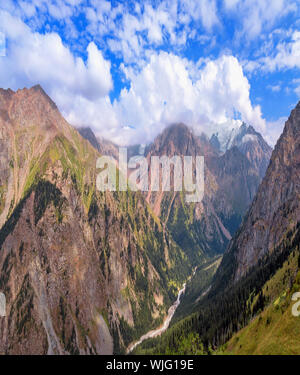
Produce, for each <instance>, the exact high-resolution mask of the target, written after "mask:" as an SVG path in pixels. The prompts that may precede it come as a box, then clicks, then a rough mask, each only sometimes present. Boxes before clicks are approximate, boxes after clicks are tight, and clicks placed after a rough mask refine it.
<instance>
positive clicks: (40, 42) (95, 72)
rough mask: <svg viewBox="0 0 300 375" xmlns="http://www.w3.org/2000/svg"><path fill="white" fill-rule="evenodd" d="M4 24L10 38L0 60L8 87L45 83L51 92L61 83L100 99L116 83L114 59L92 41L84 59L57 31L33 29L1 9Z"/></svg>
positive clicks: (72, 91)
mask: <svg viewBox="0 0 300 375" xmlns="http://www.w3.org/2000/svg"><path fill="white" fill-rule="evenodd" d="M0 24H1V29H2V30H3V32H4V34H5V36H6V38H7V39H8V40H9V43H8V46H7V58H5V59H1V60H0V80H1V84H2V85H4V86H5V87H12V88H18V87H20V85H25V86H28V85H31V84H34V83H37V82H38V83H40V84H42V85H43V86H44V87H45V89H47V90H48V91H49V93H50V94H51V93H52V92H53V90H54V89H55V88H56V87H57V86H59V87H61V88H63V90H65V91H66V93H70V94H72V95H81V96H83V97H85V98H87V99H97V98H99V97H103V96H104V95H106V94H107V93H108V92H109V91H110V90H111V89H112V86H113V83H112V78H111V75H110V62H109V61H106V60H105V59H104V58H103V56H102V53H101V51H99V50H98V48H97V47H96V45H95V44H94V43H93V42H91V43H90V44H89V45H88V47H87V53H88V58H87V62H86V63H84V62H83V60H82V59H81V58H75V57H74V56H73V55H72V53H71V52H70V50H69V49H68V48H67V47H66V46H64V45H63V43H62V40H61V38H60V36H59V35H58V34H56V33H49V34H44V35H42V34H39V33H32V32H31V31H30V29H29V28H28V27H27V26H26V25H25V24H24V23H23V22H22V21H20V20H19V19H17V18H14V17H13V16H11V15H10V14H9V13H7V12H5V11H1V10H0Z"/></svg>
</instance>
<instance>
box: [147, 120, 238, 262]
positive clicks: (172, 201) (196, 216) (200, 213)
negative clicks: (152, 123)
mask: <svg viewBox="0 0 300 375" xmlns="http://www.w3.org/2000/svg"><path fill="white" fill-rule="evenodd" d="M164 155H167V156H168V157H172V156H175V155H177V156H180V157H183V156H192V157H193V158H194V160H195V157H196V156H204V158H205V162H204V198H203V200H202V201H201V202H199V203H186V201H185V195H186V192H180V193H179V192H174V189H173V186H172V185H171V191H170V192H164V191H159V192H152V191H151V190H150V191H149V192H148V194H147V201H148V202H149V204H150V205H151V207H152V208H153V210H154V212H155V213H156V214H157V215H159V216H160V217H161V220H162V221H163V223H164V224H165V226H166V227H167V228H168V229H169V230H170V232H171V234H172V236H173V238H174V239H175V241H176V242H177V243H178V244H179V245H180V246H181V247H182V248H183V249H184V251H185V252H186V253H187V255H188V257H189V258H190V259H192V261H193V262H194V264H195V265H196V264H199V262H200V261H202V260H203V259H204V258H205V257H206V256H211V255H213V254H216V253H218V252H222V251H223V250H224V249H225V247H226V244H227V243H228V241H229V240H230V238H231V235H230V233H229V232H228V230H227V229H226V228H225V227H224V225H223V223H222V221H221V220H220V218H219V217H218V215H217V214H216V212H215V209H214V205H213V197H214V196H215V194H216V191H217V190H218V188H219V187H218V184H217V182H216V178H215V176H214V175H213V174H212V173H211V172H210V170H209V168H208V165H209V163H208V161H209V160H210V159H211V158H213V157H216V156H217V155H216V153H215V151H214V150H213V148H212V147H211V145H210V143H209V141H208V139H207V138H206V137H205V136H202V137H197V136H195V135H194V134H193V132H192V130H191V129H190V128H188V127H187V126H186V125H184V124H176V125H172V126H170V127H168V128H167V129H166V130H165V131H164V132H163V133H162V134H161V135H159V136H158V137H157V138H156V139H155V140H154V142H153V144H151V145H149V146H148V147H147V148H146V156H147V158H148V160H150V158H151V157H152V156H164ZM171 181H173V180H172V179H171Z"/></svg>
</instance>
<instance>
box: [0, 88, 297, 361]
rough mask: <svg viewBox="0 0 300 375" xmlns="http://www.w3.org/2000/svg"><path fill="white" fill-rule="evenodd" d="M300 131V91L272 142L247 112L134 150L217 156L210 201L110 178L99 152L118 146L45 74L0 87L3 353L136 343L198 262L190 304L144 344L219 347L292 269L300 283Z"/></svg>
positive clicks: (209, 173) (121, 347)
mask: <svg viewBox="0 0 300 375" xmlns="http://www.w3.org/2000/svg"><path fill="white" fill-rule="evenodd" d="M299 133H300V104H298V106H297V107H296V108H295V109H294V111H293V112H292V114H291V116H290V118H289V120H288V121H287V123H286V125H285V129H284V132H283V134H282V136H281V137H280V139H279V141H278V143H277V145H276V147H275V149H274V150H273V151H272V149H271V147H270V146H269V145H268V144H267V143H266V142H265V140H264V139H263V137H262V136H261V134H259V133H258V132H256V131H255V129H254V128H253V127H252V126H250V125H246V124H245V123H243V124H241V126H240V127H238V128H235V129H233V130H232V131H229V132H228V133H227V134H226V135H224V134H222V136H220V135H219V134H214V135H213V136H212V137H211V138H208V137H207V136H206V135H205V134H195V133H194V131H193V130H192V129H191V128H189V127H188V126H186V125H185V124H182V123H176V124H172V125H170V126H168V127H167V128H165V129H164V130H163V131H162V133H161V134H159V135H158V136H157V137H156V138H155V139H154V141H153V142H152V143H151V144H148V145H146V147H144V146H143V145H134V146H130V147H128V158H130V157H131V156H134V155H137V154H139V155H143V156H144V157H145V158H146V159H147V160H148V161H150V159H151V157H152V156H159V157H162V156H164V155H166V156H168V157H172V156H175V155H179V156H181V157H183V156H186V155H188V156H193V157H196V156H204V163H205V167H204V180H205V191H204V198H203V200H202V201H201V202H198V203H187V202H186V201H185V199H184V192H174V191H173V190H172V189H171V191H169V192H165V191H158V192H156V191H151V190H149V191H148V192H139V191H137V192H134V191H131V190H128V191H126V192H122V191H115V192H109V191H106V192H99V191H97V189H96V176H97V169H96V160H97V158H98V157H99V156H100V155H108V156H111V157H113V158H115V159H116V163H118V146H117V145H115V144H114V143H112V142H110V141H108V140H106V139H104V138H102V137H98V136H96V135H95V134H94V132H93V131H92V130H91V129H90V128H80V129H78V130H77V129H75V128H74V127H72V126H71V125H70V124H68V123H67V122H66V120H65V119H64V118H63V117H62V115H61V114H60V112H59V110H58V108H57V107H56V105H55V103H54V102H53V101H52V100H51V99H50V98H49V97H48V95H47V94H46V93H45V92H44V90H43V89H42V88H41V87H40V86H34V87H32V88H31V89H23V90H18V91H16V92H14V91H12V90H10V89H8V90H3V89H0V228H1V229H0V291H2V292H3V293H4V294H5V296H6V300H7V317H6V319H0V353H2V354H4V353H5V354H46V353H48V354H112V353H116V354H120V353H125V352H126V349H127V348H128V346H129V345H130V344H131V343H132V342H134V341H137V340H138V339H139V338H140V337H141V336H142V335H143V334H144V333H145V332H147V331H149V330H150V329H153V328H155V327H157V326H159V325H161V324H162V322H163V321H164V318H165V317H166V314H167V312H168V309H169V307H170V306H171V304H172V303H173V302H174V301H175V300H176V295H177V293H178V290H179V289H180V288H181V287H182V285H183V283H184V282H185V281H186V280H188V278H189V276H191V275H192V273H193V271H194V273H195V276H194V278H193V279H192V280H191V281H190V282H189V283H188V285H187V293H186V296H185V297H184V298H186V300H185V299H184V298H183V301H182V305H184V303H185V310H184V311H183V310H182V311H181V315H180V316H179V315H178V316H177V319H175V320H174V324H173V325H172V326H171V328H170V329H169V330H168V331H167V332H166V333H165V334H164V335H162V336H161V338H159V339H154V340H153V341H150V342H148V343H147V342H146V343H145V346H144V344H143V345H141V347H140V348H138V349H137V351H139V350H140V351H143V350H144V351H145V352H146V353H161V354H166V353H173V354H176V353H180V352H181V350H182V349H180V348H182V343H184V344H185V347H186V348H188V349H187V353H186V354H191V353H192V348H193V345H192V343H193V342H197V343H198V342H199V343H201V344H199V348H200V349H199V348H197V352H198V351H202V352H204V353H207V352H209V351H212V350H220V348H222V345H226V343H227V342H228V340H230V339H231V338H232V336H234V335H235V334H236V332H238V331H239V330H240V329H241V328H243V327H246V326H247V325H249V324H250V323H251V321H252V319H253V318H254V317H256V316H257V314H259V313H263V312H264V311H265V309H266V308H268V306H269V304H270V303H273V302H274V299H275V300H276V299H278V293H279V289H278V288H275V287H274V285H275V281H274V278H275V277H276V280H277V279H278V277H279V276H278V272H283V271H280V270H282V269H283V268H284V270H285V272H286V273H289V276H288V277H287V276H286V278H285V279H284V281H283V278H281V279H280V280H281V281H280V285H281V289H280V293H281V294H282V293H284V292H285V293H286V295H289V293H291V291H292V290H294V289H295V285H297V280H298V279H297V259H298V258H297V254H298V253H297V252H299V219H300V218H299V215H300V210H299V167H300V159H299V155H300V153H299V151H300V141H299V139H300V138H299ZM171 175H172V173H171ZM148 177H149V179H150V178H151V173H150V171H149V176H148ZM171 177H172V176H171ZM171 181H172V178H171ZM116 233H117V234H118V235H117V236H116ZM223 254H224V256H223V259H222V261H221V259H220V256H222V255H223ZM286 262H289V264H288V265H287V263H286ZM219 264H220V265H219ZM208 270H210V271H209V273H208ZM267 285H268V288H269V289H268V291H267V289H266V286H267ZM276 285H277V284H276ZM204 287H205V288H204ZM293 288H294V289H293ZM204 289H205V290H204ZM206 289H207V290H206ZM270 290H272V293H271V292H270ZM284 311H286V310H284ZM175 318H176V316H175ZM175 338H176V339H175ZM195 339H196V341H195ZM178 340H179V341H178ZM193 340H194V341H193ZM233 340H234V338H233ZM234 343H235V342H234ZM179 344H180V345H181V346H180V345H179ZM228 348H229V349H230V350H235V351H238V350H237V348H236V346H235V344H232V342H231V343H230V345H229V346H227V348H225V349H224V350H225V351H226V350H227V349H228ZM229 349H228V350H229ZM185 350H186V349H185ZM222 350H223V349H222ZM230 350H229V351H230Z"/></svg>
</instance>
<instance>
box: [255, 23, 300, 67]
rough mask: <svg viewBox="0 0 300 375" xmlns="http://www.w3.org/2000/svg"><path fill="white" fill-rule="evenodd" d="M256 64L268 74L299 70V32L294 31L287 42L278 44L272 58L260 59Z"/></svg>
mask: <svg viewBox="0 0 300 375" xmlns="http://www.w3.org/2000/svg"><path fill="white" fill-rule="evenodd" d="M258 63H259V65H260V66H261V67H262V69H264V70H267V71H269V72H274V71H275V70H280V69H285V68H288V69H291V68H300V31H298V30H297V31H294V32H293V33H292V36H291V40H290V41H289V42H282V43H279V44H278V45H277V47H276V50H275V53H274V55H273V56H267V57H264V58H261V59H259V61H258Z"/></svg>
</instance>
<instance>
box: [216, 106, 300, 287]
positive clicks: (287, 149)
mask: <svg viewBox="0 0 300 375" xmlns="http://www.w3.org/2000/svg"><path fill="white" fill-rule="evenodd" d="M299 196H300V103H299V104H298V105H297V107H296V108H295V109H294V110H293V111H292V113H291V115H290V117H289V119H288V121H287V122H286V124H285V128H284V131H283V133H282V135H281V137H280V139H279V140H278V142H277V144H276V147H275V149H274V151H273V153H272V157H271V161H270V164H269V167H268V169H267V172H266V175H265V177H264V179H263V181H262V183H261V185H260V187H259V189H258V192H257V195H256V197H255V199H254V201H253V203H252V205H251V207H250V209H249V212H248V214H247V216H246V217H245V219H244V222H243V225H242V226H241V228H240V229H239V231H238V233H237V235H236V237H235V238H234V239H233V240H232V242H231V244H230V246H229V249H228V251H227V254H225V257H224V260H223V266H222V265H221V267H220V270H219V273H220V274H221V273H222V272H225V264H227V267H228V264H229V263H231V264H232V266H231V268H232V269H231V271H230V270H229V271H228V273H231V274H232V275H233V277H234V279H235V280H238V279H240V278H241V277H242V276H243V275H245V273H246V272H247V270H248V269H249V268H250V267H251V266H253V265H255V264H256V263H257V261H258V259H260V258H261V257H262V256H263V255H265V254H270V253H272V252H273V251H274V249H275V248H276V247H279V245H280V243H281V242H282V241H283V240H284V239H285V238H286V235H287V233H288V232H290V233H291V232H293V231H294V229H295V228H296V226H297V223H298V222H299V220H300V206H299ZM229 259H231V261H229ZM233 271H234V272H233Z"/></svg>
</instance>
